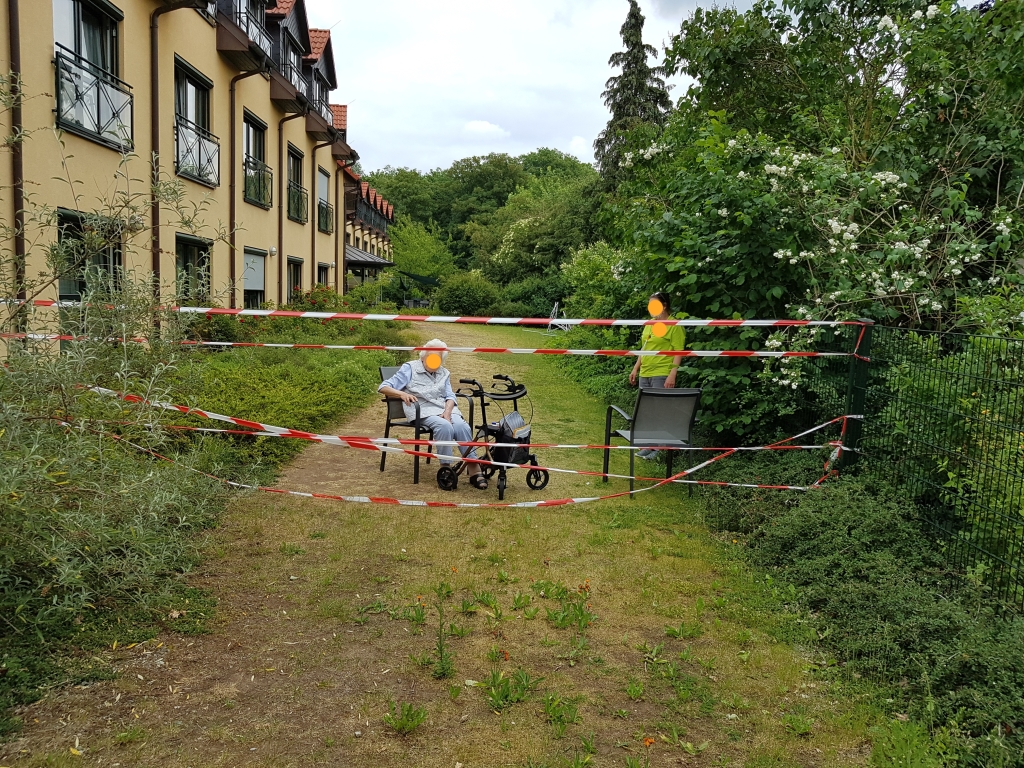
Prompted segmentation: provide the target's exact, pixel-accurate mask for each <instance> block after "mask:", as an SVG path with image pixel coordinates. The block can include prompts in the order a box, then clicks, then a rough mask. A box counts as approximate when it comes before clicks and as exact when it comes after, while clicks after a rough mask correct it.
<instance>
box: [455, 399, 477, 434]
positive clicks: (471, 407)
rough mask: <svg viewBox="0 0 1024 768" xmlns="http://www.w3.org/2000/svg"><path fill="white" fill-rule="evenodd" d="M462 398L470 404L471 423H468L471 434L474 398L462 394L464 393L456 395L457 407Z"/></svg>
mask: <svg viewBox="0 0 1024 768" xmlns="http://www.w3.org/2000/svg"><path fill="white" fill-rule="evenodd" d="M460 397H464V398H466V402H467V403H468V404H469V421H468V422H467V423H468V424H469V429H470V432H472V431H473V398H472V397H470V396H469V395H467V394H464V393H462V392H456V393H455V404H456V405H458V403H459V398H460Z"/></svg>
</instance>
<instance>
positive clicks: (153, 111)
mask: <svg viewBox="0 0 1024 768" xmlns="http://www.w3.org/2000/svg"><path fill="white" fill-rule="evenodd" d="M16 4H17V3H16V2H14V3H12V6H13V5H16ZM203 5H206V3H202V2H199V0H177V2H174V3H170V4H169V5H165V6H162V7H160V8H157V9H156V10H155V11H153V14H152V15H151V16H150V17H149V56H150V60H149V77H150V83H149V94H150V121H151V123H152V124H151V125H150V143H151V145H152V146H151V152H152V155H153V187H154V189H155V188H156V185H157V184H159V183H160V17H161V16H163V15H164V14H165V13H170V12H171V11H178V10H181V9H182V8H199V7H201V6H203ZM150 215H151V217H152V223H151V228H152V230H153V266H152V269H153V296H154V297H155V298H156V300H157V301H159V300H160V201H159V200H158V199H157V196H156V192H155V191H154V192H152V193H151V195H150Z"/></svg>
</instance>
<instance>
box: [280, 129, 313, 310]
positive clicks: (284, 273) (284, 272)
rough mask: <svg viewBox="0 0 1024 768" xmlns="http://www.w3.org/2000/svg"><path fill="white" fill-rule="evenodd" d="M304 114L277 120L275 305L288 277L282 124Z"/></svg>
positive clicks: (285, 170) (281, 296) (281, 300)
mask: <svg viewBox="0 0 1024 768" xmlns="http://www.w3.org/2000/svg"><path fill="white" fill-rule="evenodd" d="M305 116H306V112H305V110H304V111H302V112H297V113H296V114H294V115H287V116H286V117H282V118H281V119H280V120H278V121H277V167H278V168H279V169H280V170H279V171H278V174H277V258H278V259H279V262H278V265H277V306H279V307H280V306H281V305H282V304H284V285H285V280H286V279H287V277H288V275H287V270H286V265H287V264H288V259H287V258H286V257H285V254H284V207H285V203H286V200H285V194H284V183H285V176H286V175H287V170H288V169H287V168H285V167H284V124H285V123H287V122H288V121H289V120H295V119H296V118H298V117H305Z"/></svg>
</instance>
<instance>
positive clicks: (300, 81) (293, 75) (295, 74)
mask: <svg viewBox="0 0 1024 768" xmlns="http://www.w3.org/2000/svg"><path fill="white" fill-rule="evenodd" d="M281 74H282V75H284V76H285V77H286V78H287V79H288V82H289V83H291V84H292V85H293V86H295V90H296V91H298V92H299V93H300V94H302V95H303V96H305V97H306V98H307V99H308V98H309V83H308V82H307V81H306V78H305V77H303V76H302V72H301V71H300V70H299V69H298V67H296V66H295V65H294V64H292V62H290V61H286V62H284V63H283V64H282V65H281Z"/></svg>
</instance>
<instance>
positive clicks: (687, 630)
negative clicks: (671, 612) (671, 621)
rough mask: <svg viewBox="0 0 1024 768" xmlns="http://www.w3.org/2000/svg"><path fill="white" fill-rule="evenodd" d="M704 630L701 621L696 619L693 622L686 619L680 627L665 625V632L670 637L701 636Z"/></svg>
mask: <svg viewBox="0 0 1024 768" xmlns="http://www.w3.org/2000/svg"><path fill="white" fill-rule="evenodd" d="M703 631H704V630H703V627H701V625H700V622H699V621H695V622H693V623H692V624H688V623H687V622H685V621H684V622H681V623H680V624H679V626H678V627H673V626H667V627H665V634H666V635H667V636H669V637H674V638H677V639H681V638H691V637H700V635H701V633H702V632H703Z"/></svg>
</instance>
